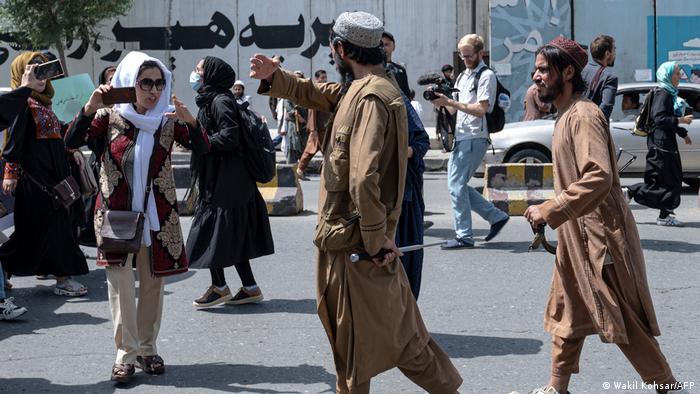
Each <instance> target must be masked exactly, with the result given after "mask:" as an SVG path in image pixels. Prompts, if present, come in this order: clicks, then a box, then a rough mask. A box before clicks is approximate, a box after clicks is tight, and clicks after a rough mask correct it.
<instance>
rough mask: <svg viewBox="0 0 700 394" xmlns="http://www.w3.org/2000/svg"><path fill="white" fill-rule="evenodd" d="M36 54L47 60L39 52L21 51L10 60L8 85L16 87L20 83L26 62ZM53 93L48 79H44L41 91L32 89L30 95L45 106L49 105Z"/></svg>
mask: <svg viewBox="0 0 700 394" xmlns="http://www.w3.org/2000/svg"><path fill="white" fill-rule="evenodd" d="M37 56H38V57H40V58H41V59H42V60H43V61H47V59H46V57H45V56H44V55H42V54H41V52H22V53H20V54H19V55H17V57H16V58H15V59H14V60H13V61H12V65H11V66H10V87H11V88H12V89H17V88H18V87H20V86H21V85H22V75H24V70H25V69H26V68H27V64H29V62H30V61H32V59H34V58H35V57H37ZM53 95H54V90H53V86H51V82H50V81H46V88H45V89H44V91H43V92H37V91H36V90H32V97H33V98H35V99H36V100H39V101H40V102H41V103H42V104H44V105H46V106H49V105H51V99H52V98H53Z"/></svg>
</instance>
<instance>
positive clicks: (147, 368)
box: [136, 354, 165, 375]
mask: <svg viewBox="0 0 700 394" xmlns="http://www.w3.org/2000/svg"><path fill="white" fill-rule="evenodd" d="M136 366H137V367H139V368H141V369H143V372H145V373H147V374H150V375H160V374H162V373H165V362H164V361H163V358H161V357H160V356H159V355H157V354H156V355H154V356H143V357H142V356H137V357H136Z"/></svg>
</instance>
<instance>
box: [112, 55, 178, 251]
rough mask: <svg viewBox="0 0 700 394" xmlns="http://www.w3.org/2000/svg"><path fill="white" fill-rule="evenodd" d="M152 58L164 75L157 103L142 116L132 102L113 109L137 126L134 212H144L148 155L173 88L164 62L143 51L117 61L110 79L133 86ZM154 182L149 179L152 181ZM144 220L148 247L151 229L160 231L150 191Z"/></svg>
mask: <svg viewBox="0 0 700 394" xmlns="http://www.w3.org/2000/svg"><path fill="white" fill-rule="evenodd" d="M147 60H151V61H154V62H156V63H157V64H158V66H159V67H160V69H161V71H163V76H164V78H165V89H163V91H162V92H161V95H160V98H159V99H158V102H157V103H156V106H155V107H154V108H152V109H149V110H148V111H146V113H145V114H144V115H141V114H139V113H138V112H136V110H135V109H134V106H133V105H132V104H128V103H125V104H117V105H115V106H114V109H115V110H116V111H117V112H119V114H121V116H123V117H124V118H126V119H127V120H128V121H129V122H131V123H132V124H133V125H134V126H135V127H136V128H137V129H139V133H138V137H137V138H136V145H135V147H134V176H133V185H131V188H132V196H131V209H132V211H136V212H144V206H143V199H144V196H145V194H146V180H147V179H148V166H149V164H150V162H151V154H152V153H153V146H154V143H155V141H154V134H155V132H156V130H158V128H159V127H160V126H161V124H163V123H165V121H166V120H167V118H165V116H164V114H165V113H166V112H171V111H173V108H174V107H173V106H171V105H170V92H171V87H172V74H171V73H170V71H169V70H168V69H167V68H166V67H165V65H164V64H163V63H162V62H161V61H160V60H158V59H156V58H153V57H150V56H148V55H146V54H145V53H143V52H136V51H133V52H129V53H128V54H127V55H126V56H125V57H124V59H123V60H122V61H121V62H119V65H118V66H117V71H116V72H115V73H114V77H113V78H112V86H114V87H115V88H121V87H136V89H140V88H139V87H138V86H136V78H137V74H138V72H139V68H140V67H141V65H142V64H143V62H145V61H147ZM152 183H153V182H151V184H152ZM145 212H146V220H145V221H144V226H143V243H144V245H145V246H151V231H159V230H160V222H159V220H158V212H157V211H156V200H155V198H154V197H153V193H151V194H150V195H149V196H148V208H147V209H146V210H145Z"/></svg>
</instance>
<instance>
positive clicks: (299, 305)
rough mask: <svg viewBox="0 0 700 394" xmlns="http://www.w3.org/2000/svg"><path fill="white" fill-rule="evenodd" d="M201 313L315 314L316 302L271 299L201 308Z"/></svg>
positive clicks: (309, 299)
mask: <svg viewBox="0 0 700 394" xmlns="http://www.w3.org/2000/svg"><path fill="white" fill-rule="evenodd" d="M200 311H202V312H209V313H220V314H226V315H255V314H260V313H303V314H310V315H315V314H316V300H314V299H311V298H307V299H302V300H285V299H279V298H278V299H271V300H268V301H263V302H261V303H259V304H244V305H223V306H215V307H213V308H202V309H200Z"/></svg>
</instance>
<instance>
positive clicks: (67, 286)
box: [53, 279, 88, 297]
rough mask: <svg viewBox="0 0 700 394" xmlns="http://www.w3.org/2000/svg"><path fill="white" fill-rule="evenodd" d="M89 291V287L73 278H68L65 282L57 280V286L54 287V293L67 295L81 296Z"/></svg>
mask: <svg viewBox="0 0 700 394" xmlns="http://www.w3.org/2000/svg"><path fill="white" fill-rule="evenodd" d="M87 292H88V289H87V287H85V286H83V285H82V284H81V283H80V282H78V281H76V280H73V279H66V280H64V281H63V283H58V282H56V287H54V289H53V293H54V294H56V295H60V296H66V297H81V296H84V295H85V294H87Z"/></svg>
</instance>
